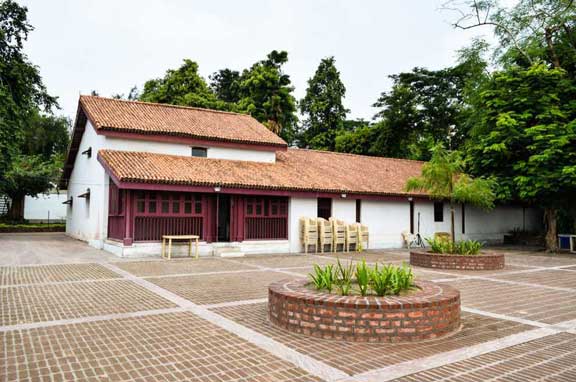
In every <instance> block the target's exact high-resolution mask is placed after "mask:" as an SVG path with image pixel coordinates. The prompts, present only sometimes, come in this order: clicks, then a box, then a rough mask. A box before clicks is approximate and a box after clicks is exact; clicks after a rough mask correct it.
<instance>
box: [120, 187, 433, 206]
mask: <svg viewBox="0 0 576 382" xmlns="http://www.w3.org/2000/svg"><path fill="white" fill-rule="evenodd" d="M118 187H120V188H123V189H129V190H154V191H181V192H202V193H213V194H216V193H217V192H216V191H214V188H215V187H217V186H188V185H178V184H161V183H158V184H157V183H132V182H119V183H118ZM219 188H220V191H219V192H218V193H221V194H233V195H271V196H291V197H301V198H333V199H351V200H356V199H362V200H387V201H398V202H405V201H407V200H408V198H409V197H411V198H412V199H413V200H415V201H430V200H431V199H429V198H427V197H414V196H408V195H406V196H403V195H378V194H347V196H346V198H342V197H341V193H337V192H316V191H290V190H266V189H257V188H250V189H247V188H229V187H219Z"/></svg>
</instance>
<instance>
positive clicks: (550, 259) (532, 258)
mask: <svg viewBox="0 0 576 382" xmlns="http://www.w3.org/2000/svg"><path fill="white" fill-rule="evenodd" d="M506 262H508V263H510V264H514V265H526V266H533V267H556V266H563V265H576V256H574V255H554V254H549V255H545V254H534V253H528V254H519V253H506Z"/></svg>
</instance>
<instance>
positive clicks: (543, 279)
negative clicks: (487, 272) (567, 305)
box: [492, 270, 576, 292]
mask: <svg viewBox="0 0 576 382" xmlns="http://www.w3.org/2000/svg"><path fill="white" fill-rule="evenodd" d="M492 278H494V279H498V280H509V281H518V282H524V283H531V284H538V285H544V286H550V287H559V288H572V289H574V291H575V292H576V273H573V272H566V271H562V270H550V271H548V270H542V271H538V272H530V273H521V274H515V275H502V276H495V277H492Z"/></svg>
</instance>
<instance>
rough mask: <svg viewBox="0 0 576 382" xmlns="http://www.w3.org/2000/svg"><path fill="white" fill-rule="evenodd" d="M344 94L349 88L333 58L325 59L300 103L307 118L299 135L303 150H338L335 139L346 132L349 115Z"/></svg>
mask: <svg viewBox="0 0 576 382" xmlns="http://www.w3.org/2000/svg"><path fill="white" fill-rule="evenodd" d="M345 95H346V87H345V86H344V84H343V83H342V81H341V80H340V72H339V71H338V69H336V66H335V60H334V57H328V58H324V59H322V60H321V61H320V65H319V66H318V69H316V73H315V74H314V76H313V77H312V78H310V79H309V80H308V88H307V89H306V95H305V96H304V98H303V99H302V100H301V101H300V112H301V113H302V114H303V115H305V116H306V119H305V120H304V121H303V123H302V131H301V134H300V136H299V144H300V145H301V146H302V147H310V148H313V149H320V150H331V151H334V150H335V148H336V136H337V135H338V134H339V133H341V132H342V130H343V129H344V121H345V119H346V114H347V113H348V112H349V110H348V109H346V108H345V107H344V105H343V104H342V100H343V98H344V97H345Z"/></svg>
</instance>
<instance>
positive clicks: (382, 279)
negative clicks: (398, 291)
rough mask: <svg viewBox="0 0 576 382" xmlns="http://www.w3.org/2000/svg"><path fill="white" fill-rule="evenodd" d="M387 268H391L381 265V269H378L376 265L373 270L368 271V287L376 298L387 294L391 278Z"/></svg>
mask: <svg viewBox="0 0 576 382" xmlns="http://www.w3.org/2000/svg"><path fill="white" fill-rule="evenodd" d="M389 267H391V265H390V266H386V265H383V266H382V268H381V269H379V268H378V264H376V265H375V266H374V268H373V269H371V270H370V285H371V287H372V289H373V290H374V292H375V293H376V294H377V295H378V296H385V295H386V293H387V292H388V289H389V286H390V276H391V272H389Z"/></svg>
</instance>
